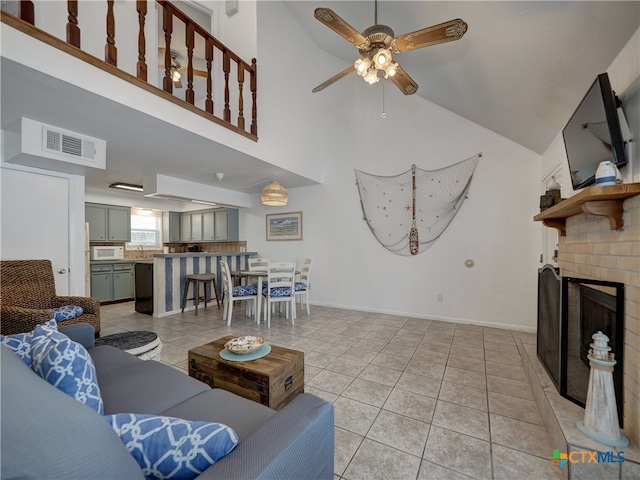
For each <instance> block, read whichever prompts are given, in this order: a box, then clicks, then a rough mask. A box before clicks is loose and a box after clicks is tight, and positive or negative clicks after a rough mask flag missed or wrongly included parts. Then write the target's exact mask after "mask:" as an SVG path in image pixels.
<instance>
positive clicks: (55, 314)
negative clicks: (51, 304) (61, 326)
mask: <svg viewBox="0 0 640 480" xmlns="http://www.w3.org/2000/svg"><path fill="white" fill-rule="evenodd" d="M83 312H84V310H83V309H82V307H78V306H77V305H65V306H64V307H58V308H52V309H51V317H52V318H53V319H54V320H55V321H56V322H61V321H62V320H71V319H72V318H76V317H79V316H80V315H82V313H83Z"/></svg>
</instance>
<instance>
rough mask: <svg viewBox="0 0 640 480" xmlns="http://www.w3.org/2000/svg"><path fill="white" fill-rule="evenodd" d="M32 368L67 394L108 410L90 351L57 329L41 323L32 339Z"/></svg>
mask: <svg viewBox="0 0 640 480" xmlns="http://www.w3.org/2000/svg"><path fill="white" fill-rule="evenodd" d="M31 361H32V364H31V369H32V370H33V371H34V372H36V373H37V374H38V375H39V376H40V377H41V378H43V379H45V380H46V381H47V382H49V383H50V384H51V385H53V386H54V387H56V388H58V389H59V390H62V391H63V392H64V393H66V394H67V395H69V396H71V397H73V398H75V399H76V400H78V401H79V402H81V403H84V404H85V405H87V406H88V407H90V408H92V409H93V410H95V411H96V412H98V413H99V414H100V415H102V414H104V404H103V403H102V395H101V394H100V387H99V386H98V377H97V375H96V368H95V365H94V364H93V360H92V359H91V356H89V352H87V349H86V348H84V347H83V346H82V345H80V344H79V343H76V342H74V341H72V340H71V339H70V338H69V337H67V336H66V335H64V334H62V333H60V332H58V331H57V327H56V326H55V324H54V326H53V327H51V326H48V325H38V326H37V327H36V328H35V330H34V331H33V338H32V339H31Z"/></svg>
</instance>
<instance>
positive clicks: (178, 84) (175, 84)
mask: <svg viewBox="0 0 640 480" xmlns="http://www.w3.org/2000/svg"><path fill="white" fill-rule="evenodd" d="M173 85H174V86H175V87H176V88H182V81H181V80H180V79H178V80H174V81H173Z"/></svg>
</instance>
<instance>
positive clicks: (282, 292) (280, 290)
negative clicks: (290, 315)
mask: <svg viewBox="0 0 640 480" xmlns="http://www.w3.org/2000/svg"><path fill="white" fill-rule="evenodd" d="M269 293H271V294H269ZM262 294H263V295H265V296H267V297H290V296H291V288H289V287H272V288H271V292H269V287H264V288H263V289H262Z"/></svg>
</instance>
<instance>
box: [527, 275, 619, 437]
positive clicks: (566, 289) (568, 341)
mask: <svg viewBox="0 0 640 480" xmlns="http://www.w3.org/2000/svg"><path fill="white" fill-rule="evenodd" d="M598 331H601V332H603V333H604V334H605V335H607V336H608V337H609V346H610V347H611V349H612V351H613V353H614V354H615V359H616V361H617V364H616V366H615V368H614V371H613V384H614V389H615V392H616V402H617V407H618V417H619V422H620V427H621V428H622V426H623V425H622V414H623V408H622V395H623V394H622V383H623V378H624V375H623V372H624V364H623V360H624V359H623V348H624V338H623V336H624V285H623V284H621V283H616V282H605V281H599V280H589V279H584V278H573V277H562V276H559V275H558V271H557V269H556V268H554V267H552V266H551V265H545V267H543V268H541V269H540V270H539V271H538V332H537V347H536V348H537V354H538V358H539V359H540V361H541V362H542V364H543V365H544V367H545V369H546V370H547V373H549V376H550V377H551V379H552V380H553V382H554V384H555V386H556V388H557V389H558V391H559V392H560V394H561V395H562V396H563V397H565V398H568V399H569V400H571V401H572V402H574V403H576V404H578V405H580V406H582V407H584V406H585V402H586V399H587V390H588V385H589V373H590V367H589V359H588V358H587V355H588V354H589V348H590V344H591V343H592V341H593V340H592V338H591V336H592V335H593V334H594V333H596V332H598Z"/></svg>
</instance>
